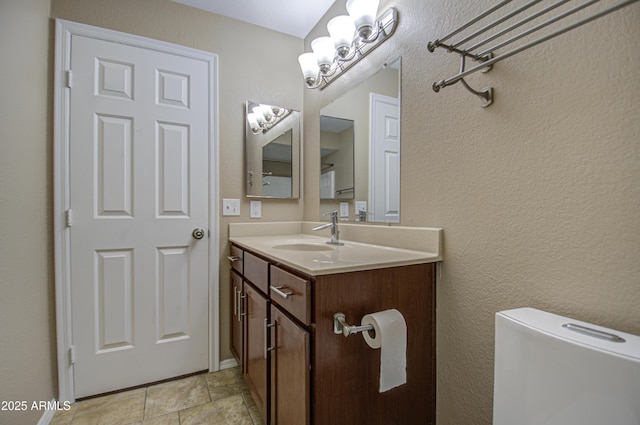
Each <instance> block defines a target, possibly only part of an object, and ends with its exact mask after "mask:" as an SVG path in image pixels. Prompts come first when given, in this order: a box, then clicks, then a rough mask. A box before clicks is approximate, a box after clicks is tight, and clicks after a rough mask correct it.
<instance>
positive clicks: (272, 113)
mask: <svg viewBox="0 0 640 425" xmlns="http://www.w3.org/2000/svg"><path fill="white" fill-rule="evenodd" d="M290 113H291V111H290V110H288V109H286V108H279V107H277V106H271V105H263V104H258V105H256V106H254V107H253V108H251V111H247V122H248V123H249V127H250V128H251V132H252V133H253V134H260V133H266V132H267V131H269V130H270V129H272V128H273V127H274V126H275V125H276V124H277V123H279V122H280V121H282V120H283V119H284V117H286V116H287V115H289V114H290Z"/></svg>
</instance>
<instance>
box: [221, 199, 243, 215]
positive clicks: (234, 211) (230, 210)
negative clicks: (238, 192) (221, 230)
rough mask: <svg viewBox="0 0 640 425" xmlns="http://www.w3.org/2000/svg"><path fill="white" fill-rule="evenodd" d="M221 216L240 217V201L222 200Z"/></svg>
mask: <svg viewBox="0 0 640 425" xmlns="http://www.w3.org/2000/svg"><path fill="white" fill-rule="evenodd" d="M222 215H224V216H228V215H229V216H237V215H240V199H226V198H223V199H222Z"/></svg>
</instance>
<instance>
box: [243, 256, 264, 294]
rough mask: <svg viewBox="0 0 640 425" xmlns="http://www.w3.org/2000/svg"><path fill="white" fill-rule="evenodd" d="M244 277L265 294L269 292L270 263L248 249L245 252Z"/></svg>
mask: <svg viewBox="0 0 640 425" xmlns="http://www.w3.org/2000/svg"><path fill="white" fill-rule="evenodd" d="M244 277H245V278H246V279H247V280H248V281H249V282H251V283H253V284H254V286H255V287H256V288H258V289H260V290H261V291H262V292H264V293H265V294H268V293H269V292H268V291H269V290H268V288H269V263H267V262H266V261H264V260H262V259H260V258H258V257H256V256H255V255H253V254H251V253H249V252H246V251H245V253H244Z"/></svg>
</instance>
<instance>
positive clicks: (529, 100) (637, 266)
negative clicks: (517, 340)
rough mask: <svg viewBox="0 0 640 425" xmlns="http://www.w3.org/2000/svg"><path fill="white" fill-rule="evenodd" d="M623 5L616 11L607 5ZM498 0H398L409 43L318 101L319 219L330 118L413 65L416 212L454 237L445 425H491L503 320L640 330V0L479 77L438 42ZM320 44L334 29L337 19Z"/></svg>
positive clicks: (308, 177)
mask: <svg viewBox="0 0 640 425" xmlns="http://www.w3.org/2000/svg"><path fill="white" fill-rule="evenodd" d="M604 3H611V2H604ZM493 4H495V2H494V1H493V0H482V1H475V2H458V3H455V4H454V3H452V2H450V1H447V0H432V1H428V2H427V1H424V0H394V1H382V2H381V9H382V8H383V7H384V6H385V5H387V6H388V5H395V7H396V8H397V9H398V11H399V14H400V23H399V26H398V28H397V30H396V33H395V34H394V35H393V37H392V38H391V39H389V40H388V41H387V42H386V43H385V44H384V45H382V46H380V47H379V48H378V49H377V50H376V51H374V52H373V53H371V54H370V55H369V56H368V57H367V58H365V59H364V60H363V61H362V62H361V63H359V64H358V65H356V66H355V67H354V68H353V69H352V70H350V71H349V72H348V73H347V74H345V75H344V76H342V77H340V78H339V79H338V80H336V81H335V82H334V83H333V84H332V85H330V86H329V87H328V88H326V89H325V90H323V91H317V90H314V91H311V90H307V91H306V92H305V118H304V119H305V140H306V146H305V148H306V149H305V163H304V166H305V187H304V190H305V210H304V216H305V219H308V220H316V219H317V217H318V204H319V203H318V200H317V198H318V196H317V192H318V189H317V188H318V181H317V177H316V176H317V175H318V172H319V170H318V165H317V164H318V162H319V161H318V153H317V152H318V148H317V146H318V136H317V134H318V126H319V122H318V117H317V115H318V114H319V110H320V108H321V107H322V106H323V105H324V104H326V103H328V102H329V101H330V100H331V99H333V98H335V97H337V96H339V95H340V94H341V93H342V92H344V90H345V89H346V88H347V87H348V85H349V84H354V83H357V82H358V81H359V80H361V79H362V78H364V77H365V76H366V75H369V74H371V73H373V72H375V70H376V69H379V68H380V67H381V66H382V64H383V63H384V62H386V61H389V60H393V59H394V58H396V57H397V56H398V55H401V56H402V130H401V134H402V152H401V158H402V159H401V164H402V165H401V166H402V173H401V174H402V177H401V178H402V193H401V200H402V215H401V223H402V224H403V225H410V226H441V227H443V228H444V262H443V264H442V268H441V274H440V275H439V276H438V289H437V291H438V293H437V308H438V311H437V332H438V335H437V409H438V410H437V416H438V419H437V423H438V424H440V425H460V424H474V425H488V424H490V423H491V414H492V413H491V412H492V396H493V343H494V339H493V334H494V324H493V321H494V314H495V312H497V311H500V310H503V309H509V308H516V307H522V306H532V307H536V308H541V309H544V310H548V311H551V312H554V313H558V314H562V315H567V316H571V317H575V318H577V319H581V320H585V321H589V322H593V323H598V324H602V325H605V326H609V327H612V328H616V329H619V330H622V331H627V332H631V333H634V334H637V335H640V309H638V305H640V282H639V281H638V276H640V184H639V182H640V102H639V101H638V99H640V79H639V78H638V68H639V66H640V45H639V44H638V40H640V25H638V23H640V4H635V5H633V6H630V7H628V8H626V9H625V10H624V11H621V12H617V13H615V14H614V15H610V16H607V17H605V18H602V19H600V20H598V21H595V22H593V23H591V24H589V25H587V26H584V27H582V28H579V29H577V30H575V31H573V32H571V33H568V34H565V35H564V36H562V37H560V38H556V39H554V40H552V41H550V42H549V43H548V44H546V45H542V46H538V47H537V48H534V49H532V50H530V51H528V52H525V53H521V54H520V55H518V56H514V57H512V58H510V59H507V60H505V61H503V62H501V63H499V64H498V65H496V66H495V67H494V69H493V70H492V71H491V72H489V73H487V74H481V75H474V76H472V78H469V81H470V83H471V84H472V85H474V86H476V87H484V86H488V85H491V86H493V87H495V90H496V95H495V98H496V100H495V104H494V105H492V106H491V107H490V108H488V109H483V108H481V107H480V106H479V101H478V100H477V99H476V98H475V97H474V96H472V95H471V94H470V93H468V92H467V91H466V90H465V89H464V88H463V87H462V86H461V85H460V84H458V85H455V86H452V87H447V88H444V89H443V90H442V91H441V92H440V93H438V94H436V93H434V92H433V91H432V90H431V84H432V83H433V82H434V81H437V80H440V79H443V78H447V77H450V76H452V75H454V74H455V73H456V72H457V70H458V67H459V64H458V59H457V58H456V57H455V56H454V55H452V54H449V53H447V52H446V51H444V50H440V51H437V52H436V53H429V52H428V51H427V46H426V43H427V42H428V41H430V40H435V39H436V38H438V37H440V36H443V35H444V34H446V33H447V32H448V31H450V30H452V29H454V28H455V27H457V26H458V25H460V24H462V23H463V22H464V21H466V20H467V19H469V18H471V17H473V16H475V15H476V14H478V13H480V12H482V11H483V10H485V9H487V8H489V7H490V6H491V5H493ZM340 13H344V4H343V2H340V1H338V2H336V5H335V6H334V8H333V11H332V12H331V14H330V16H328V17H327V18H325V19H324V20H323V23H322V24H321V25H320V27H317V29H316V30H314V32H313V33H312V34H310V36H309V37H308V38H307V39H306V40H305V45H306V49H309V43H310V41H311V40H312V39H313V38H315V37H316V36H319V35H321V33H326V32H325V30H324V24H326V21H327V20H328V18H329V17H332V16H335V15H337V14H340Z"/></svg>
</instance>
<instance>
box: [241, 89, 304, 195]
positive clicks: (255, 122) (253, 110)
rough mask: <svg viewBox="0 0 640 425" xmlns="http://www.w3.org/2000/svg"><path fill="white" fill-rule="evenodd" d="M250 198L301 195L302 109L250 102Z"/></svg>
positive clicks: (247, 147)
mask: <svg viewBox="0 0 640 425" xmlns="http://www.w3.org/2000/svg"><path fill="white" fill-rule="evenodd" d="M246 106H247V109H246V140H245V161H246V176H247V180H246V184H247V185H246V189H247V197H258V198H285V199H291V198H298V196H299V191H300V183H299V177H298V176H299V173H300V160H299V158H300V112H299V111H294V110H291V109H287V108H283V107H279V106H273V105H265V104H260V103H257V102H253V101H247V105H246Z"/></svg>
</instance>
